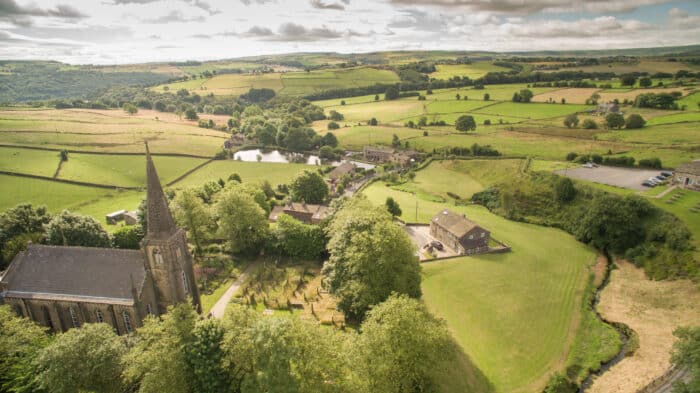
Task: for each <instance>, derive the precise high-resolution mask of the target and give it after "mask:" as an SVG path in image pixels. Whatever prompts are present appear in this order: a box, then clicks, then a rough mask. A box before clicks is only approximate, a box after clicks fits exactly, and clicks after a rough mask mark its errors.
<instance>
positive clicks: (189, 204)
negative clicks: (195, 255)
mask: <svg viewBox="0 0 700 393" xmlns="http://www.w3.org/2000/svg"><path fill="white" fill-rule="evenodd" d="M170 209H171V210H172V212H173V218H174V219H175V221H176V222H177V224H178V226H179V227H181V228H184V229H186V230H187V232H188V234H189V237H190V239H192V241H193V242H194V245H195V250H196V252H199V251H201V249H202V241H203V240H204V238H205V236H206V234H207V230H208V227H209V225H210V223H211V216H210V214H209V209H208V208H207V206H206V205H205V204H204V202H203V201H202V199H201V198H200V197H199V195H198V191H197V190H196V189H195V188H192V187H190V188H185V189H184V190H182V191H180V192H178V193H177V194H175V198H173V201H172V202H171V203H170Z"/></svg>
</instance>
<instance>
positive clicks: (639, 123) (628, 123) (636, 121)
mask: <svg viewBox="0 0 700 393" xmlns="http://www.w3.org/2000/svg"><path fill="white" fill-rule="evenodd" d="M645 124H646V120H644V118H643V117H642V116H640V115H638V114H636V113H633V114H631V115H629V116H627V119H626V120H625V128H627V129H629V130H632V129H638V128H642V127H644V125H645Z"/></svg>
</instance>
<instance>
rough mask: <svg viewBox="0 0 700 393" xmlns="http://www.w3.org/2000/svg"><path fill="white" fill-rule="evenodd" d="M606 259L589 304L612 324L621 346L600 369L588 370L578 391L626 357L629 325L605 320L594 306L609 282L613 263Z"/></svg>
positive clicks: (598, 314)
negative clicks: (598, 284)
mask: <svg viewBox="0 0 700 393" xmlns="http://www.w3.org/2000/svg"><path fill="white" fill-rule="evenodd" d="M606 259H607V262H608V264H607V267H606V269H605V278H604V279H603V283H602V284H600V286H599V287H598V288H597V289H596V291H595V297H594V298H593V301H592V302H591V304H590V306H591V309H592V310H593V312H594V313H595V317H596V318H598V320H599V321H601V322H603V323H605V324H607V325H610V326H612V327H613V328H614V329H615V330H616V331H617V333H618V334H619V335H620V341H622V346H621V347H620V351H619V352H618V353H617V355H615V356H614V357H613V358H612V359H609V360H607V361H605V362H603V363H602V364H601V365H600V369H599V370H598V371H595V372H590V373H589V374H588V376H587V377H586V379H584V380H583V382H581V388H579V393H583V392H585V391H586V389H588V388H590V387H591V385H593V379H594V377H597V376H600V375H602V374H603V373H604V372H606V371H608V370H609V369H610V367H612V366H614V365H616V364H617V363H619V362H620V361H621V360H622V359H624V358H625V357H626V350H627V344H628V342H629V335H628V334H627V331H629V327H627V325H625V324H623V323H620V322H611V321H608V320H606V319H605V318H603V317H602V316H601V315H600V313H599V312H598V309H597V308H596V306H597V305H598V303H599V302H600V293H601V292H602V291H603V289H605V287H607V286H608V284H609V283H610V273H611V271H612V269H613V263H612V261H611V260H610V257H609V256H607V255H606Z"/></svg>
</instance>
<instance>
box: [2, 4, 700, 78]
mask: <svg viewBox="0 0 700 393" xmlns="http://www.w3.org/2000/svg"><path fill="white" fill-rule="evenodd" d="M699 43H700V0H45V1H24V0H0V59H3V60H8V59H43V60H58V61H62V62H66V63H71V64H129V63H143V62H158V61H182V60H215V59H227V58H235V57H243V56H254V55H266V54H279V53H291V52H340V53H360V52H374V51H384V50H467V51H470V50H477V51H478V50H488V51H528V50H571V49H616V48H643V47H656V46H676V45H690V44H699Z"/></svg>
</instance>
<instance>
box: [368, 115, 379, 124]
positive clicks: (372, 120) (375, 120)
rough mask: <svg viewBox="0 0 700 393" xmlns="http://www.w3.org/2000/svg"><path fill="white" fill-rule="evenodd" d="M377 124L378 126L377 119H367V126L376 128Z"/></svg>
mask: <svg viewBox="0 0 700 393" xmlns="http://www.w3.org/2000/svg"><path fill="white" fill-rule="evenodd" d="M377 124H378V122H377V118H375V117H373V118H371V119H369V125H371V126H376V125H377Z"/></svg>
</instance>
